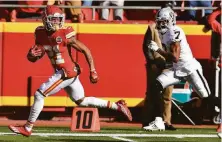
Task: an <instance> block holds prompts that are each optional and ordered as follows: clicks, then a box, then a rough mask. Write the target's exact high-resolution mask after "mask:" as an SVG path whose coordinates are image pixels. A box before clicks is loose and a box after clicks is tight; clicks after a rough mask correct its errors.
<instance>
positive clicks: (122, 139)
mask: <svg viewBox="0 0 222 142" xmlns="http://www.w3.org/2000/svg"><path fill="white" fill-rule="evenodd" d="M111 138H114V139H117V140H121V141H125V142H135V141H134V140H130V139H126V138H122V137H116V136H111Z"/></svg>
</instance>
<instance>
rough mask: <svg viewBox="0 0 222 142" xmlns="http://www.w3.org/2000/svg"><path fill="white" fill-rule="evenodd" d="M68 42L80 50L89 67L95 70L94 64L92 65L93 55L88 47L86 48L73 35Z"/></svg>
mask: <svg viewBox="0 0 222 142" xmlns="http://www.w3.org/2000/svg"><path fill="white" fill-rule="evenodd" d="M68 44H69V45H70V46H71V47H73V48H75V49H76V50H78V51H80V52H82V53H83V54H84V55H85V57H86V60H87V62H88V64H89V68H90V70H91V71H93V70H95V66H94V61H93V57H92V54H91V52H90V50H89V48H87V47H86V46H85V45H84V44H83V43H82V42H80V41H79V40H77V39H76V38H75V37H71V38H69V39H68Z"/></svg>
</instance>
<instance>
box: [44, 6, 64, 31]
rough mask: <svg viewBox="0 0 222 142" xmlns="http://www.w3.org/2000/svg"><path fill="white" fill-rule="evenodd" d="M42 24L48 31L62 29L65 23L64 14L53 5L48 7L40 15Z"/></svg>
mask: <svg viewBox="0 0 222 142" xmlns="http://www.w3.org/2000/svg"><path fill="white" fill-rule="evenodd" d="M42 22H43V24H44V26H45V29H46V30H48V31H56V30H58V29H59V28H62V27H63V25H64V22H65V14H64V13H63V12H62V10H61V9H60V8H59V7H57V6H55V5H48V6H47V7H46V8H45V10H44V11H43V14H42Z"/></svg>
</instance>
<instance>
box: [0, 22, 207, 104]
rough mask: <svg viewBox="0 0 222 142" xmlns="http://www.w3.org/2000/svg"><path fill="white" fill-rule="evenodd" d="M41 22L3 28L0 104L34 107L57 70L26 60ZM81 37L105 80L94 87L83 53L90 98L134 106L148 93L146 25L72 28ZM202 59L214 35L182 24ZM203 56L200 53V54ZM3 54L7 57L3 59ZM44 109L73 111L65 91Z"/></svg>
mask: <svg viewBox="0 0 222 142" xmlns="http://www.w3.org/2000/svg"><path fill="white" fill-rule="evenodd" d="M39 24H40V23H0V71H1V75H0V85H1V87H0V89H1V90H0V105H1V106H30V105H31V104H32V102H33V94H34V92H35V90H36V89H37V88H38V87H39V86H40V84H41V83H42V82H43V81H46V80H47V78H48V77H49V76H50V75H52V73H53V70H52V68H51V65H50V62H49V61H48V60H47V57H46V56H45V57H43V59H42V60H39V61H38V62H36V63H35V64H33V63H31V62H29V61H28V60H27V59H26V54H27V51H28V49H29V48H30V47H31V46H32V45H33V43H34V35H33V32H34V30H35V28H36V27H37V26H38V25H39ZM71 26H73V27H74V29H76V31H77V33H78V35H77V38H78V39H79V40H80V41H82V42H84V43H85V44H86V45H87V46H88V47H89V48H90V50H91V52H92V54H93V57H94V61H95V65H96V68H97V71H98V73H99V76H100V81H99V82H98V84H90V82H89V70H88V66H87V63H86V60H85V58H84V56H83V55H82V54H78V62H79V63H80V65H81V67H82V68H83V72H82V74H81V75H80V80H81V82H82V84H83V86H84V89H85V94H86V96H95V97H100V98H105V99H106V98H107V99H110V100H111V101H116V100H118V99H120V98H123V99H126V100H127V102H128V105H129V106H131V107H135V106H137V105H140V103H141V102H142V101H143V98H144V96H145V92H146V69H145V58H144V56H143V52H142V47H141V45H142V42H143V35H144V33H145V31H146V28H147V25H145V24H137V25H136V24H121V25H119V24H78V25H77V24H71ZM182 28H183V29H184V31H185V33H186V34H187V39H188V42H189V43H190V46H191V48H192V51H193V54H194V56H195V57H196V58H197V59H209V58H210V33H207V34H205V33H202V31H201V29H202V26H197V25H182ZM200 51H201V52H200ZM1 54H2V55H1ZM45 106H63V107H67V106H74V103H72V102H71V100H70V99H69V98H68V97H67V95H66V94H65V93H64V92H63V91H61V92H59V93H58V94H56V95H53V96H50V97H48V98H46V101H45Z"/></svg>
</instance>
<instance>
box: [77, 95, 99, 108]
mask: <svg viewBox="0 0 222 142" xmlns="http://www.w3.org/2000/svg"><path fill="white" fill-rule="evenodd" d="M81 100H82V101H81V102H80V103H79V106H85V107H87V106H92V105H93V104H95V97H85V98H83V99H81Z"/></svg>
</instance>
